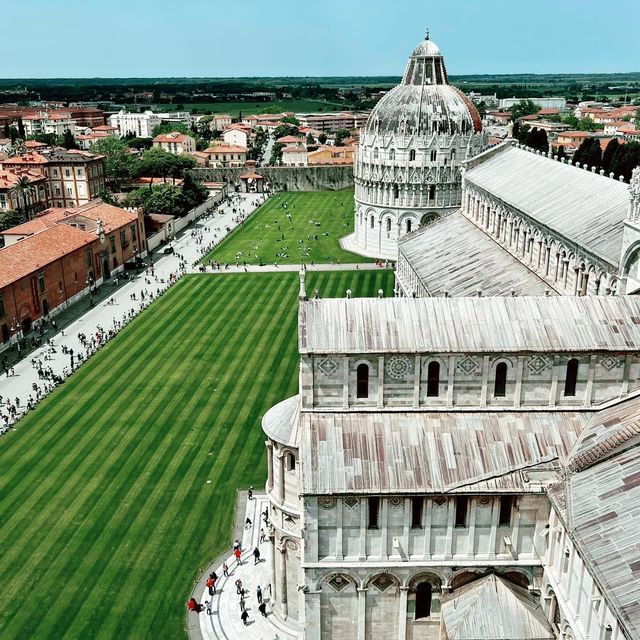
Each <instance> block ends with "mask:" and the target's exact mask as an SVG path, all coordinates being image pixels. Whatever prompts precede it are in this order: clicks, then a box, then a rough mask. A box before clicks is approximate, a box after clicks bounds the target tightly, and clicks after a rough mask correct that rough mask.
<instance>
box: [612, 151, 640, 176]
mask: <svg viewBox="0 0 640 640" xmlns="http://www.w3.org/2000/svg"><path fill="white" fill-rule="evenodd" d="M638 165H640V142H627V143H626V144H623V145H620V146H619V147H618V151H617V152H616V155H615V156H614V158H613V160H612V161H611V171H612V172H613V173H614V174H615V177H616V178H618V177H619V176H623V177H624V179H625V180H626V181H627V182H628V181H629V180H631V172H632V171H633V169H634V168H635V167H637V166H638Z"/></svg>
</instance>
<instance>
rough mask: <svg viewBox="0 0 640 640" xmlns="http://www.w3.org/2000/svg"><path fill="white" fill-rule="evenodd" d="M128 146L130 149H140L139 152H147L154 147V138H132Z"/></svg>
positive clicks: (128, 141)
mask: <svg viewBox="0 0 640 640" xmlns="http://www.w3.org/2000/svg"><path fill="white" fill-rule="evenodd" d="M127 146H128V147H129V148H130V149H138V151H145V150H146V149H151V147H153V138H131V139H130V140H127Z"/></svg>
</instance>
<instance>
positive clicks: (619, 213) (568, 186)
mask: <svg viewBox="0 0 640 640" xmlns="http://www.w3.org/2000/svg"><path fill="white" fill-rule="evenodd" d="M465 182H467V183H471V184H473V185H476V186H477V187H479V188H481V189H483V190H484V191H487V192H488V193H489V194H491V195H492V196H493V197H494V198H497V199H498V200H501V201H502V202H504V203H505V204H506V205H508V206H510V207H513V208H514V209H516V210H518V211H520V212H521V213H522V214H524V215H525V216H527V217H529V218H531V219H532V220H533V221H535V222H536V223H538V224H539V225H543V226H546V227H548V228H549V229H551V230H552V231H555V232H556V233H558V234H560V235H561V236H562V237H564V238H565V239H566V240H567V241H568V243H574V244H576V245H578V247H581V248H582V249H583V250H584V251H585V252H588V253H590V254H592V255H594V256H597V257H599V258H601V259H603V260H605V261H606V262H608V263H609V264H611V265H613V266H617V265H618V261H619V259H620V248H621V246H622V230H623V223H624V219H625V216H626V213H627V209H628V207H629V185H627V184H624V183H623V182H620V181H618V180H612V179H611V178H607V177H605V176H601V175H598V174H596V173H592V172H591V171H587V170H585V169H580V168H578V167H574V166H572V165H569V164H564V163H562V162H558V161H557V160H552V159H550V158H547V157H546V156H544V155H537V154H535V153H532V152H530V151H527V150H525V149H518V148H517V147H514V146H511V144H510V143H505V144H504V145H502V146H501V147H498V148H494V149H490V150H489V151H486V152H485V153H484V154H481V155H479V156H477V157H476V158H474V159H473V160H471V161H470V162H469V168H468V169H467V170H466V172H465ZM568 248H569V247H568Z"/></svg>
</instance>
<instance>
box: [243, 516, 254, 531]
mask: <svg viewBox="0 0 640 640" xmlns="http://www.w3.org/2000/svg"><path fill="white" fill-rule="evenodd" d="M251 524H252V522H251V519H250V518H247V519H246V520H245V521H244V528H245V529H251Z"/></svg>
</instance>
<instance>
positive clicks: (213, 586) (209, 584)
mask: <svg viewBox="0 0 640 640" xmlns="http://www.w3.org/2000/svg"><path fill="white" fill-rule="evenodd" d="M207 588H208V589H209V595H210V596H212V595H213V594H214V593H215V592H216V581H215V580H214V579H213V578H212V577H211V576H209V577H208V578H207Z"/></svg>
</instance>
